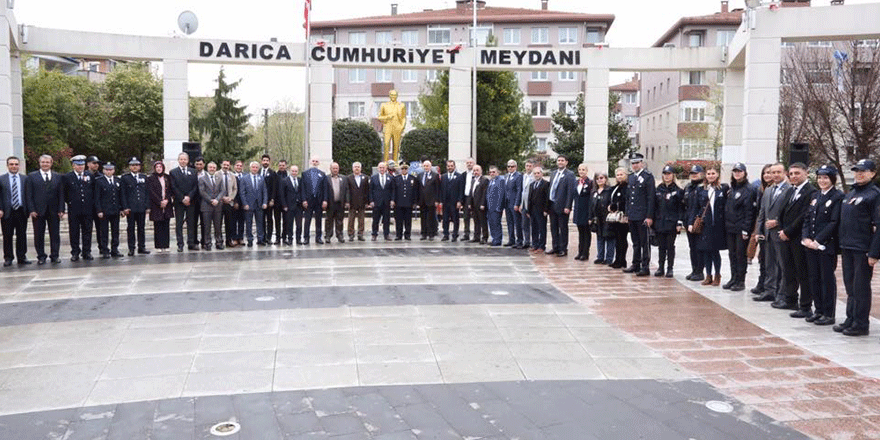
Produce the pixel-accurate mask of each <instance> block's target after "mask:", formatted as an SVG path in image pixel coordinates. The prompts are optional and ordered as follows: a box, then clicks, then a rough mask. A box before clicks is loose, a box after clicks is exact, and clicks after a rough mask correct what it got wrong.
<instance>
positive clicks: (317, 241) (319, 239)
mask: <svg viewBox="0 0 880 440" xmlns="http://www.w3.org/2000/svg"><path fill="white" fill-rule="evenodd" d="M315 243H318V244H324V240H321V237H318V238H316V239H315Z"/></svg>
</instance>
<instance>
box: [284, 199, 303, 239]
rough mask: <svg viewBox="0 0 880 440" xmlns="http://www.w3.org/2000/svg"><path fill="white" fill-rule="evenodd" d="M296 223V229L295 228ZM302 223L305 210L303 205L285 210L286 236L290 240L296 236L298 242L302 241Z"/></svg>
mask: <svg viewBox="0 0 880 440" xmlns="http://www.w3.org/2000/svg"><path fill="white" fill-rule="evenodd" d="M294 223H295V224H296V231H294V230H293V226H294ZM302 224H303V211H302V208H301V207H299V206H297V207H295V208H288V209H287V211H284V236H285V237H287V239H288V240H293V239H294V238H296V242H297V243H300V242H302Z"/></svg>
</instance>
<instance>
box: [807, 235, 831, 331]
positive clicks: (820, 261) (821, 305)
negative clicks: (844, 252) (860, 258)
mask: <svg viewBox="0 0 880 440" xmlns="http://www.w3.org/2000/svg"><path fill="white" fill-rule="evenodd" d="M806 256H807V272H808V273H809V275H810V286H811V287H812V288H813V305H814V306H815V308H816V314H818V315H822V316H827V317H829V318H833V317H834V312H835V310H836V309H837V276H835V275H834V271H836V270H837V254H836V253H833V252H831V253H829V252H823V251H819V250H815V249H807V250H806Z"/></svg>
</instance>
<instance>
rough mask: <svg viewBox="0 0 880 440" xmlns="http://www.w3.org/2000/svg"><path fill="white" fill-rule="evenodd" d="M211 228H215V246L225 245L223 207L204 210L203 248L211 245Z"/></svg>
mask: <svg viewBox="0 0 880 440" xmlns="http://www.w3.org/2000/svg"><path fill="white" fill-rule="evenodd" d="M211 227H213V228H214V245H215V246H216V245H219V244H223V207H221V206H215V207H213V208H210V209H203V210H202V246H208V245H210V244H211Z"/></svg>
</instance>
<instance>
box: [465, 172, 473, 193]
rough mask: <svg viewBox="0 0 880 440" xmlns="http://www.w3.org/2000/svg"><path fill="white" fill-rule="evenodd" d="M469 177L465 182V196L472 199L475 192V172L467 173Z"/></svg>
mask: <svg viewBox="0 0 880 440" xmlns="http://www.w3.org/2000/svg"><path fill="white" fill-rule="evenodd" d="M465 174H466V175H467V180H466V181H465V182H464V196H465V197H470V196H471V193H472V192H473V191H474V189H473V188H472V187H473V182H474V171H473V170H470V171H467V172H466V173H465Z"/></svg>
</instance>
